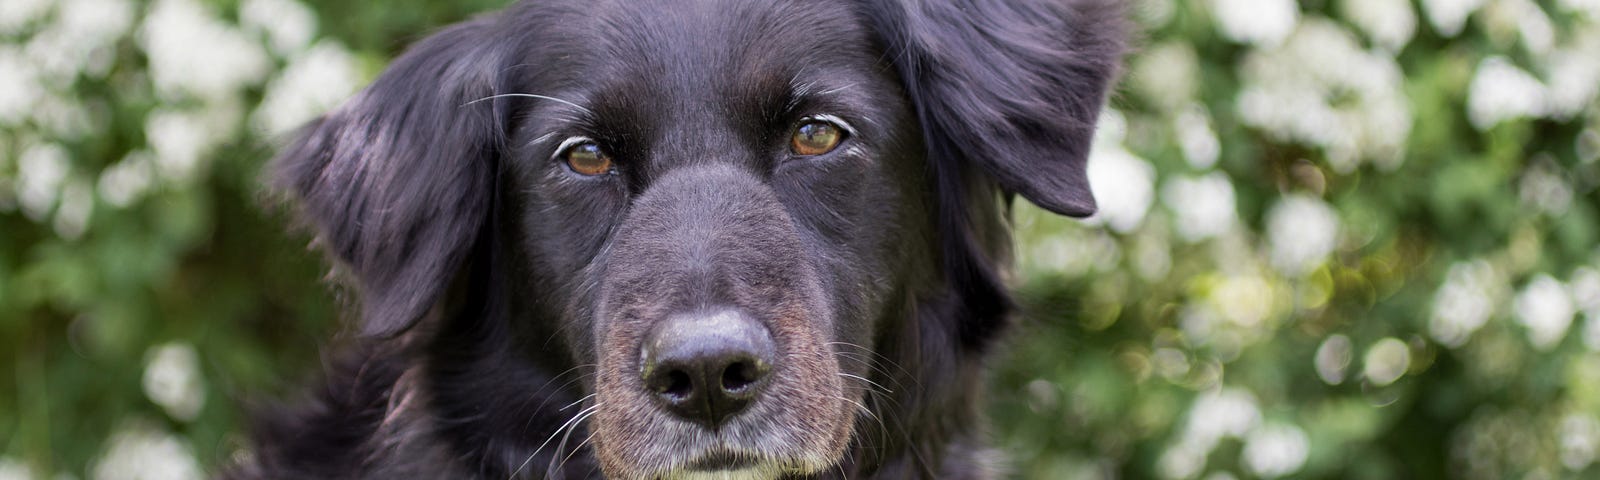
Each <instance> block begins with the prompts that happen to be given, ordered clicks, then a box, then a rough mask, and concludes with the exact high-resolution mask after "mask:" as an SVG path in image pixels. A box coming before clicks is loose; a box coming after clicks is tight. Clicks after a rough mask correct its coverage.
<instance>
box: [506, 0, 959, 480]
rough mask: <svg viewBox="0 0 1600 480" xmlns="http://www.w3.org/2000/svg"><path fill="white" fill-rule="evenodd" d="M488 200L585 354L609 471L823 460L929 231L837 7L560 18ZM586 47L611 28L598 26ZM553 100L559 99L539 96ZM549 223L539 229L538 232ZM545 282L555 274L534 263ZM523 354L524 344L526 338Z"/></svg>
mask: <svg viewBox="0 0 1600 480" xmlns="http://www.w3.org/2000/svg"><path fill="white" fill-rule="evenodd" d="M554 21H556V22H559V24H560V25H561V27H560V28H561V29H562V30H564V31H565V32H567V34H570V35H572V36H574V37H581V38H583V41H581V42H574V45H573V48H570V49H561V50H559V51H550V50H544V49H535V50H533V51H527V52H522V53H523V54H524V55H526V56H525V57H524V58H521V59H519V61H520V62H522V63H526V64H530V65H545V66H549V65H559V66H560V68H543V69H542V70H543V71H540V72H536V73H534V72H530V73H529V74H528V78H527V79H526V80H524V81H525V82H526V83H524V84H522V86H521V87H520V88H518V89H516V90H515V91H525V92H538V93H539V94H541V95H542V96H547V97H550V98H551V100H544V99H534V100H535V101H533V102H529V103H530V104H531V105H530V106H529V108H528V109H527V113H526V114H525V115H523V116H521V117H520V118H518V119H517V120H516V123H515V125H514V129H513V131H514V132H515V133H514V134H513V135H511V136H510V137H509V140H510V143H511V145H513V146H515V148H514V149H513V150H512V151H513V152H514V153H513V154H511V155H510V158H512V159H514V160H512V161H510V162H507V163H506V164H505V165H504V167H503V168H505V169H506V170H505V172H504V173H505V174H506V175H505V176H504V177H502V181H501V185H500V187H501V192H502V194H503V195H505V197H503V198H506V199H507V202H506V204H507V205H509V206H511V208H509V209H508V210H507V212H509V213H511V214H512V215H515V216H516V218H508V219H506V220H507V223H508V224H515V225H517V228H516V231H518V232H520V235H518V236H517V239H516V240H515V241H517V242H519V244H520V245H521V247H522V251H525V252H528V253H529V255H528V260H529V261H530V262H531V263H532V264H534V265H535V266H537V267H536V268H543V269H544V270H546V271H547V272H548V273H550V274H552V275H551V277H549V278H544V279H541V280H542V281H541V282H539V283H541V284H544V285H561V286H563V287H564V288H558V289H557V291H561V292H564V293H563V295H562V298H558V299H551V300H554V302H552V304H553V305H556V306H560V307H563V309H562V310H561V311H560V312H552V313H554V314H555V315H553V316H555V317H559V318H561V320H560V322H561V323H562V324H564V325H568V326H569V328H566V329H564V330H563V331H562V333H563V334H564V335H565V336H566V337H567V339H566V342H565V343H566V344H567V345H573V346H576V347H577V357H578V358H579V360H578V361H580V362H585V363H589V362H592V363H595V364H596V367H595V369H594V373H595V375H594V376H593V377H592V379H593V381H592V382H591V384H590V388H591V389H592V390H591V391H592V392H594V393H595V394H596V395H595V397H594V401H593V402H590V404H589V405H590V406H591V407H592V412H593V417H592V423H591V424H592V426H593V431H594V433H595V437H594V444H595V446H596V451H597V452H598V453H599V457H600V460H601V462H602V465H603V466H604V467H605V469H606V471H608V472H612V473H614V474H617V475H618V476H622V477H636V476H647V475H645V474H649V475H648V476H666V477H669V478H674V477H676V476H678V475H681V474H692V473H694V472H709V471H746V470H747V471H750V472H756V473H760V474H761V475H758V478H769V477H773V476H776V475H777V474H779V473H786V472H788V473H793V472H813V471H817V470H820V469H823V468H826V467H828V466H830V465H832V464H833V462H834V461H835V460H836V459H837V458H838V457H839V456H840V455H841V453H842V452H843V450H844V448H845V445H846V444H847V441H848V440H849V434H850V430H851V429H850V427H851V424H852V421H853V419H854V418H855V412H856V411H857V409H858V407H857V405H861V404H862V402H863V400H862V399H861V397H862V396H863V395H864V392H863V389H862V387H863V385H862V382H861V381H851V380H852V379H854V378H866V376H867V375H868V374H867V373H866V372H865V371H864V369H865V364H863V363H862V362H859V361H841V359H840V358H839V357H837V356H836V354H835V352H837V351H842V349H841V348H835V347H834V346H833V343H834V342H851V343H856V344H860V343H867V344H868V345H864V346H863V347H865V348H870V341H871V338H872V335H871V332H873V331H874V326H875V323H876V322H877V321H878V320H879V319H880V318H882V317H883V316H884V315H883V314H884V308H885V305H886V303H887V301H888V300H889V298H890V293H891V292H893V291H894V290H895V289H897V288H899V287H901V286H903V285H904V284H905V283H906V280H907V279H906V278H905V277H906V276H908V275H911V274H922V275H927V274H928V273H929V271H930V270H929V269H928V268H920V269H905V268H899V266H901V265H905V264H907V263H908V262H910V261H911V260H913V259H914V258H916V257H914V256H911V255H908V253H912V252H917V251H918V250H921V251H922V252H921V253H922V256H924V257H925V256H926V255H927V247H925V246H923V245H918V243H927V241H926V240H919V239H926V238H929V237H930V234H931V232H932V231H931V229H930V228H929V226H928V224H929V221H930V219H928V218H924V217H925V215H923V214H924V212H927V211H928V208H927V207H926V206H925V205H927V204H928V203H930V202H931V199H929V198H923V196H922V195H921V192H922V191H923V189H922V188H921V186H922V185H925V184H927V183H928V182H927V178H926V173H925V171H924V166H923V164H922V163H921V162H920V159H921V158H922V157H923V155H922V153H921V151H920V149H921V145H920V143H919V140H920V138H919V136H918V131H919V130H918V129H917V128H916V122H915V120H914V118H915V117H914V113H913V111H912V109H911V106H910V105H909V103H908V102H907V101H906V100H905V95H904V94H903V93H902V92H901V90H900V88H899V87H898V85H897V83H896V78H895V75H894V73H893V72H892V71H890V70H887V69H886V68H884V65H883V64H881V63H880V61H879V57H880V56H881V55H882V51H881V50H879V49H877V48H874V46H873V41H872V39H871V38H870V37H869V35H868V31H867V30H865V28H864V25H863V22H862V21H861V18H859V17H857V16H854V15H852V12H851V11H850V7H849V6H848V5H845V4H842V3H835V4H831V5H830V4H828V3H812V4H804V3H792V4H770V3H766V2H744V1H729V2H699V3H692V2H685V3H684V4H660V5H652V4H647V3H638V2H635V3H631V4H629V5H627V6H624V7H621V8H616V9H609V8H601V9H597V10H596V11H594V12H584V13H575V14H572V15H570V16H565V18H558V19H554ZM591 32H629V33H628V34H627V35H595V34H593V33H591ZM557 99H558V100H557ZM552 227H555V228H552ZM549 267H553V268H549ZM536 345H537V344H536Z"/></svg>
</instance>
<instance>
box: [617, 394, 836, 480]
mask: <svg viewBox="0 0 1600 480" xmlns="http://www.w3.org/2000/svg"><path fill="white" fill-rule="evenodd" d="M817 391H830V392H831V391H838V390H837V387H836V386H835V387H834V388H818V389H815V390H814V391H812V392H807V394H805V395H795V396H796V397H801V398H804V399H805V400H810V401H812V402H815V403H811V404H810V405H811V406H810V408H806V409H804V410H806V412H805V413H802V412H797V411H795V410H788V409H770V408H765V409H764V408H757V409H756V410H757V411H755V412H747V413H748V414H747V415H741V416H740V418H737V419H734V420H733V421H731V422H730V423H729V424H727V425H724V426H723V427H722V428H720V429H719V430H718V431H716V432H711V431H708V430H705V429H703V428H701V427H699V426H697V425H692V424H689V423H685V422H682V421H678V420H676V419H671V418H667V417H665V416H659V415H655V414H653V412H648V410H646V409H627V408H618V409H615V410H612V409H608V408H606V406H605V405H602V406H601V407H599V408H598V410H599V412H598V413H599V414H598V415H596V416H595V420H596V421H595V423H594V424H593V428H594V429H595V435H594V446H595V454H596V457H597V458H598V459H599V460H600V467H601V470H602V472H603V473H604V474H605V476H606V478H618V479H700V478H706V479H713V478H715V479H776V478H783V477H789V476H806V475H810V474H816V473H820V472H822V471H825V470H827V469H829V468H833V466H834V465H835V464H837V463H838V462H839V461H840V460H841V459H842V458H843V457H844V453H845V449H846V447H847V446H848V444H849V441H850V438H851V435H852V431H853V426H854V424H855V421H856V419H855V415H853V412H855V411H856V410H855V409H854V405H855V404H854V403H849V402H845V401H843V400H842V398H843V395H836V396H833V397H822V398H818V396H815V394H816V393H817ZM786 393H791V394H793V393H797V392H786ZM807 397H809V398H807ZM769 407H770V406H769Z"/></svg>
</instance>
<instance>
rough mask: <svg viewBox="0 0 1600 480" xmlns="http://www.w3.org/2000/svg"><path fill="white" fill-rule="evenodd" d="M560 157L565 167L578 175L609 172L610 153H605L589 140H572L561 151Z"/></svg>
mask: <svg viewBox="0 0 1600 480" xmlns="http://www.w3.org/2000/svg"><path fill="white" fill-rule="evenodd" d="M561 158H562V159H564V160H566V162H567V168H571V169H572V171H574V172H577V173H578V174H579V175H588V176H591V177H593V176H596V175H604V174H607V173H611V172H612V171H613V168H612V167H611V155H607V154H606V151H605V150H602V149H601V148H600V145H598V144H595V143H594V142H592V141H589V140H586V139H585V140H579V141H576V142H572V144H571V145H568V146H566V147H565V148H564V149H562V151H561Z"/></svg>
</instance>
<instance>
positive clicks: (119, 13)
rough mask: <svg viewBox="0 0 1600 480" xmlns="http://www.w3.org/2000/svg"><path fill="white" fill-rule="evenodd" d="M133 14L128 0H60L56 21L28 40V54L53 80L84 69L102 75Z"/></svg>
mask: <svg viewBox="0 0 1600 480" xmlns="http://www.w3.org/2000/svg"><path fill="white" fill-rule="evenodd" d="M133 17H134V12H133V4H132V3H130V2H129V1H128V0H61V3H60V4H58V6H57V10H56V21H55V22H54V23H52V24H50V25H49V26H48V27H47V28H45V29H44V30H42V31H40V32H38V33H36V34H34V36H33V38H32V39H30V40H29V41H28V47H27V49H28V56H29V57H31V58H32V59H33V60H34V62H35V64H37V65H40V66H41V67H42V70H43V71H44V72H46V74H47V75H48V76H49V78H51V79H52V80H54V81H60V82H63V83H67V82H71V81H72V80H73V78H72V77H73V76H75V75H77V74H78V72H83V71H87V72H89V73H90V74H91V75H94V76H101V75H105V73H106V72H107V71H109V70H110V68H111V60H112V59H113V58H114V56H115V55H114V53H113V52H112V51H111V50H112V49H113V48H114V47H115V45H116V42H117V41H118V40H121V39H122V37H123V35H126V34H127V33H128V29H129V27H131V26H132V24H133Z"/></svg>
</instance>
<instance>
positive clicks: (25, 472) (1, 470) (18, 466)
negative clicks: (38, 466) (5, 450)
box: [0, 457, 37, 480]
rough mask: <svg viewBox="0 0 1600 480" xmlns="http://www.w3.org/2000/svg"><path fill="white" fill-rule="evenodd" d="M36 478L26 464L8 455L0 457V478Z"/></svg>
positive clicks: (7, 479)
mask: <svg viewBox="0 0 1600 480" xmlns="http://www.w3.org/2000/svg"><path fill="white" fill-rule="evenodd" d="M33 478H37V477H35V476H34V475H33V469H31V468H28V464H26V463H22V462H19V461H16V460H14V459H12V458H10V457H5V458H0V480H31V479H33Z"/></svg>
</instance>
